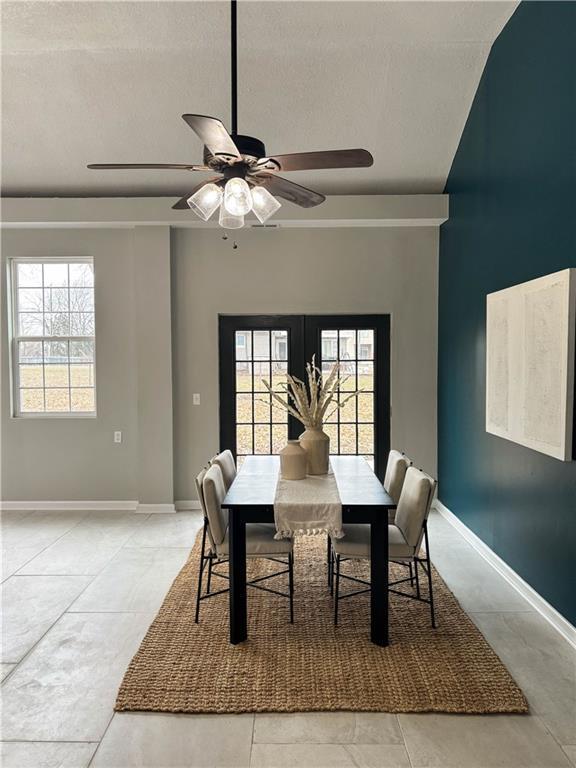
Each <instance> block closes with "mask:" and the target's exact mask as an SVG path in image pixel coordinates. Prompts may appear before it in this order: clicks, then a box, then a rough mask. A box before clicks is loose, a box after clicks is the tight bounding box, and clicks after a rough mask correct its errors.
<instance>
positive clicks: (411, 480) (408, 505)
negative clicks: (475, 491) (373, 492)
mask: <svg viewBox="0 0 576 768" xmlns="http://www.w3.org/2000/svg"><path fill="white" fill-rule="evenodd" d="M435 490H436V480H434V479H433V478H432V477H430V475H427V474H426V473H425V472H423V471H422V470H421V469H416V467H408V469H407V470H406V476H405V478H404V484H403V486H402V491H401V493H400V498H399V500H398V506H397V508H396V514H395V517H394V523H393V524H391V525H388V558H389V560H393V561H397V562H400V563H407V564H410V565H412V564H413V565H414V576H413V575H412V571H411V572H410V576H409V577H408V578H405V579H398V580H397V581H394V582H392V583H391V584H390V585H389V591H390V592H393V593H394V594H396V595H401V596H402V597H406V598H409V599H411V600H418V601H419V602H422V603H427V604H428V605H430V618H431V621H432V627H433V628H434V629H435V628H436V617H435V614H434V594H433V590H432V569H431V561H430V543H429V537H428V515H429V513H430V507H431V504H432V500H433V498H434V492H435ZM422 541H424V545H425V557H421V552H420V549H421V545H422ZM347 560H370V526H369V525H344V537H343V538H341V539H334V538H333V539H332V559H331V563H330V570H331V589H332V592H333V594H334V624H335V625H337V624H338V603H339V601H340V600H343V599H344V598H348V597H353V596H354V595H360V594H363V593H364V592H369V591H370V582H369V581H366V580H364V579H359V578H357V577H355V576H350V575H348V574H344V573H342V572H341V568H340V566H341V563H343V562H345V561H347ZM418 567H420V568H422V570H423V571H424V574H425V575H426V577H427V580H428V597H427V598H426V597H423V596H422V592H421V589H420V580H419V575H418ZM341 578H343V579H346V580H348V581H353V582H356V583H360V584H363V585H365V587H366V588H365V589H359V590H356V591H354V592H348V593H346V594H344V595H341V594H340V579H341ZM407 582H410V584H411V586H414V583H415V594H410V593H409V592H404V591H401V590H399V589H394V587H397V586H399V585H400V584H405V583H407Z"/></svg>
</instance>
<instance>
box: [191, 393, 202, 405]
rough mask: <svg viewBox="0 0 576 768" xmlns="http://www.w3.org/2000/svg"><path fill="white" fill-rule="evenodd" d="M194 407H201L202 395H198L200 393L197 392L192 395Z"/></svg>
mask: <svg viewBox="0 0 576 768" xmlns="http://www.w3.org/2000/svg"><path fill="white" fill-rule="evenodd" d="M192 405H200V395H199V394H198V392H195V393H194V394H193V395H192Z"/></svg>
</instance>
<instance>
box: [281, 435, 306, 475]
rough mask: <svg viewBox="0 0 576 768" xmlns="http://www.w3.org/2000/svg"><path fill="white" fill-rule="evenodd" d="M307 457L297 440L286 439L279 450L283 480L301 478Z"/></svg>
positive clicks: (304, 473) (304, 470)
mask: <svg viewBox="0 0 576 768" xmlns="http://www.w3.org/2000/svg"><path fill="white" fill-rule="evenodd" d="M307 461H308V457H307V454H306V451H305V450H304V449H303V448H302V446H301V445H300V442H299V441H298V440H288V444H287V445H286V446H285V447H284V448H282V450H281V451H280V473H281V475H282V478H283V479H284V480H303V479H304V478H305V477H306V465H307Z"/></svg>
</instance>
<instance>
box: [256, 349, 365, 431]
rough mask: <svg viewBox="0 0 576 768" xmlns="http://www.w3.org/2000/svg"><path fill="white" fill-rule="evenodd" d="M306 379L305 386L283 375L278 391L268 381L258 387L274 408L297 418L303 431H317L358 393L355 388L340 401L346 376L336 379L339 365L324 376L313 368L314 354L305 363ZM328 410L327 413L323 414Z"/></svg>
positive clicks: (294, 378) (314, 364)
mask: <svg viewBox="0 0 576 768" xmlns="http://www.w3.org/2000/svg"><path fill="white" fill-rule="evenodd" d="M306 378H307V383H305V382H303V381H302V380H301V379H299V378H297V377H296V376H290V374H287V376H286V381H285V382H281V383H280V384H279V390H275V389H273V387H272V386H271V384H270V383H269V382H267V381H265V379H262V384H264V386H265V387H266V389H267V390H268V392H269V393H270V401H268V402H269V403H271V404H272V406H273V407H275V408H280V406H281V407H282V409H284V410H286V411H288V413H289V414H291V415H292V416H294V418H296V419H298V421H300V422H301V423H302V424H303V425H304V426H305V427H306V429H321V428H322V424H323V423H324V421H325V420H327V419H329V418H330V417H331V416H333V415H334V414H335V413H336V411H337V410H339V409H340V408H343V407H344V406H345V405H346V403H347V402H348V401H349V400H351V399H352V398H353V397H357V396H358V395H359V394H360V393H361V392H362V390H361V389H358V390H356V392H350V393H348V394H346V396H345V397H344V398H342V399H340V391H341V389H342V387H343V385H344V384H345V383H346V381H348V379H349V378H350V377H349V376H344V377H342V376H340V364H339V363H335V364H334V366H333V368H332V370H331V371H330V373H329V374H328V376H326V377H325V376H324V375H323V374H322V371H321V370H320V369H319V368H318V367H317V365H316V355H314V356H313V357H312V362H310V363H306ZM277 403H279V404H280V405H277ZM331 406H332V408H331V409H330V407H331ZM329 409H330V412H329V413H328V414H327V411H328V410H329Z"/></svg>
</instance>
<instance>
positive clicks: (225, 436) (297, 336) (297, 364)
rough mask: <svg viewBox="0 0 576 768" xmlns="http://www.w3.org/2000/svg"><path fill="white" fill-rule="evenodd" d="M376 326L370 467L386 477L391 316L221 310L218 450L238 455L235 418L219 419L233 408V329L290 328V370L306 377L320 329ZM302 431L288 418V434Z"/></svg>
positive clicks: (319, 349)
mask: <svg viewBox="0 0 576 768" xmlns="http://www.w3.org/2000/svg"><path fill="white" fill-rule="evenodd" d="M343 327H346V328H353V329H358V330H362V329H371V328H372V329H374V330H375V331H376V349H375V352H374V380H375V386H377V387H378V392H377V396H376V397H375V398H374V409H375V410H374V452H375V455H374V470H375V472H376V474H377V475H378V477H379V478H380V480H383V479H384V473H385V471H386V462H387V459H388V452H389V450H390V315H347V314H341V315H219V316H218V352H219V355H218V360H219V384H220V401H219V419H220V449H221V450H223V449H224V448H229V449H230V450H231V451H232V453H233V454H234V456H236V419H235V417H234V418H232V419H229V418H222V414H223V413H229V414H235V412H236V398H235V395H236V385H235V382H236V368H235V362H236V360H235V332H236V331H242V330H246V331H248V330H277V329H285V328H286V329H288V361H289V365H290V370H291V372H292V374H293V375H295V376H298V377H299V378H304V374H305V363H306V361H309V360H310V359H311V358H312V355H313V354H314V353H315V354H316V360H317V364H318V366H319V367H321V363H322V346H321V343H320V330H321V329H322V328H323V329H338V328H343ZM302 431H303V427H302V425H301V424H300V422H299V421H298V420H297V419H295V418H294V417H293V416H289V418H288V437H289V439H296V438H297V437H298V435H299V434H300V433H301V432H302Z"/></svg>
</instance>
